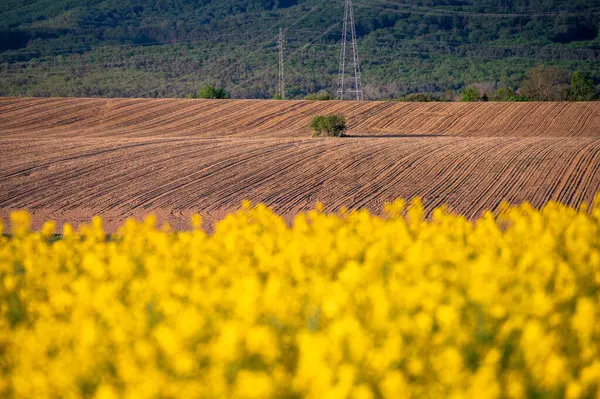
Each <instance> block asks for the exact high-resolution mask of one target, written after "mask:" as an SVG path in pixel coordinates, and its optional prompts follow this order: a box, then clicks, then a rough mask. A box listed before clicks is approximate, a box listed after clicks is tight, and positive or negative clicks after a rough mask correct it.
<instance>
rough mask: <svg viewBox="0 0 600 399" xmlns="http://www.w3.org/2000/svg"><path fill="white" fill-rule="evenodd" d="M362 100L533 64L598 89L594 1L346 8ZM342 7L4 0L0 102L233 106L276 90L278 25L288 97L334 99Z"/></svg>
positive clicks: (378, 0) (314, 1) (502, 78)
mask: <svg viewBox="0 0 600 399" xmlns="http://www.w3.org/2000/svg"><path fill="white" fill-rule="evenodd" d="M354 3H355V10H356V16H357V24H358V27H357V30H358V36H359V51H360V54H361V58H362V61H363V63H362V65H363V70H364V82H365V86H366V94H367V97H369V98H371V99H383V98H391V97H397V96H400V95H403V94H407V93H410V92H417V91H420V92H422V91H430V92H438V93H442V92H444V91H446V90H457V89H460V88H461V87H463V86H464V85H469V84H472V83H485V82H493V84H500V85H506V86H509V87H515V86H516V85H517V82H518V81H519V80H520V79H521V78H522V77H523V75H524V73H525V72H526V71H527V70H528V69H530V68H531V67H533V66H535V65H537V64H541V63H543V64H548V65H556V66H559V67H563V68H566V69H568V70H571V71H573V70H576V69H578V70H582V71H584V72H586V73H588V74H590V75H592V76H593V77H594V79H595V83H596V84H598V83H600V62H599V61H600V39H599V38H598V27H599V26H600V0H585V1H584V0H577V1H566V0H519V1H516V0H424V1H418V2H417V1H414V0H410V1H404V2H400V1H399V0H361V1H359V0H357V1H355V2H354ZM342 15H343V7H342V2H341V1H334V2H331V1H325V0H241V1H240V0H219V1H214V0H213V1H211V0H202V1H197V0H179V1H168V2H167V1H160V2H156V1H151V0H123V1H116V0H87V1H73V0H52V1H50V0H38V1H33V2H32V1H25V0H7V1H5V2H3V4H2V5H0V39H2V40H0V95H4V96H6V95H11V96H26V95H29V96H88V97H89V96H106V97H140V96H141V97H181V96H185V95H187V94H189V93H192V92H195V91H197V90H198V89H199V88H200V87H201V85H202V84H205V83H212V84H218V85H223V86H226V87H227V89H228V90H229V91H230V92H231V93H232V95H233V96H234V97H246V98H268V97H271V96H272V95H273V94H274V92H275V82H276V73H277V48H276V43H275V36H276V35H277V32H278V29H279V28H280V27H283V28H286V29H287V32H286V35H287V43H286V44H287V49H288V50H287V51H288V53H287V54H288V55H287V58H288V59H287V65H286V67H287V83H288V95H289V96H290V97H292V98H294V97H296V98H298V97H302V96H303V95H304V94H306V93H308V92H316V91H318V90H329V91H331V92H333V91H334V89H335V84H336V81H335V76H336V73H337V67H338V46H337V44H338V42H339V39H340V30H341V26H340V22H341V19H342Z"/></svg>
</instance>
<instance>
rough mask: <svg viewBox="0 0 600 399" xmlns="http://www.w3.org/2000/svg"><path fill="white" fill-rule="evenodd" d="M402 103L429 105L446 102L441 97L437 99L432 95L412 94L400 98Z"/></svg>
mask: <svg viewBox="0 0 600 399" xmlns="http://www.w3.org/2000/svg"><path fill="white" fill-rule="evenodd" d="M400 101H405V102H415V103H429V102H434V101H445V100H444V99H443V98H441V97H437V96H435V95H433V94H431V93H412V94H409V95H407V96H404V97H402V98H400Z"/></svg>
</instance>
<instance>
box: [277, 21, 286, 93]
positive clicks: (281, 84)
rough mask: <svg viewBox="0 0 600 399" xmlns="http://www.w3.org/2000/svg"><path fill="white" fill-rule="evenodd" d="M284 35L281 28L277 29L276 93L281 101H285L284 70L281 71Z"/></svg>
mask: <svg viewBox="0 0 600 399" xmlns="http://www.w3.org/2000/svg"><path fill="white" fill-rule="evenodd" d="M284 40H285V33H284V30H283V28H280V29H279V40H278V41H277V43H278V44H279V84H278V86H277V91H278V93H279V97H280V98H281V99H282V100H285V78H284V69H283V53H284V50H285V46H284Z"/></svg>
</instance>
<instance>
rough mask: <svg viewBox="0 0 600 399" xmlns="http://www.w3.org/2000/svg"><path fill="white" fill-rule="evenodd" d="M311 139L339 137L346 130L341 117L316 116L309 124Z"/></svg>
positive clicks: (344, 120) (344, 122)
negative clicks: (311, 132)
mask: <svg viewBox="0 0 600 399" xmlns="http://www.w3.org/2000/svg"><path fill="white" fill-rule="evenodd" d="M310 127H311V129H312V130H313V137H341V136H342V135H343V133H344V131H345V130H346V118H345V117H344V116H343V115H327V116H323V115H317V116H315V117H314V118H313V119H312V121H311V122H310Z"/></svg>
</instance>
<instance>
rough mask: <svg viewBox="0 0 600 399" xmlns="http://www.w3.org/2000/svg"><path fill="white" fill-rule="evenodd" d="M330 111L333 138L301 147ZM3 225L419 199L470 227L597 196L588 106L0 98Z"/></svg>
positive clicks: (597, 122)
mask: <svg viewBox="0 0 600 399" xmlns="http://www.w3.org/2000/svg"><path fill="white" fill-rule="evenodd" d="M326 113H342V114H344V115H346V116H347V118H348V122H349V127H350V130H349V134H350V135H351V136H353V137H349V138H344V139H311V138H310V130H309V129H308V124H309V122H310V119H311V118H312V116H314V115H316V114H326ZM0 138H1V141H0V151H1V154H2V162H1V163H0V186H1V190H0V217H3V218H6V216H7V215H8V213H9V212H10V210H14V209H28V210H30V211H32V212H33V213H34V221H35V222H36V224H39V222H40V221H42V220H43V219H48V218H53V219H55V220H58V221H59V222H75V223H77V222H80V221H84V220H85V221H87V220H88V219H89V217H90V216H91V215H94V214H101V215H104V217H105V220H106V222H107V225H108V228H109V230H111V231H112V230H114V228H115V226H116V225H118V224H119V223H121V222H122V221H123V220H124V219H125V218H127V217H129V216H138V217H141V216H143V215H145V214H148V213H155V214H157V215H158V216H159V218H160V219H161V220H166V221H169V222H170V223H171V224H172V225H174V226H175V227H177V228H185V227H187V220H188V216H189V215H190V214H192V213H193V212H198V211H200V213H202V214H203V215H204V216H205V218H206V219H207V221H208V222H212V221H213V220H215V219H218V218H220V217H222V215H223V214H224V213H226V212H228V211H231V210H232V209H235V208H237V207H238V206H239V203H240V201H241V200H242V199H250V200H252V201H254V202H258V201H260V202H264V203H266V204H268V205H270V206H272V207H273V208H274V209H275V210H276V211H277V212H279V213H281V214H283V215H285V216H287V217H290V218H291V217H292V216H293V215H294V214H295V213H297V212H298V211H301V210H305V209H308V208H311V207H312V206H314V203H315V202H316V201H317V200H320V201H322V202H324V203H325V205H326V209H328V210H335V209H338V208H339V207H341V206H348V207H350V208H362V207H365V208H368V209H371V210H373V211H375V212H378V211H380V210H381V209H382V206H383V205H384V203H386V202H388V201H391V200H393V199H395V198H397V197H405V198H408V197H413V196H417V195H418V196H421V197H423V198H424V201H425V204H426V207H427V209H428V210H431V209H432V208H434V207H435V206H437V205H440V204H442V203H446V204H448V205H449V206H450V208H451V209H452V210H454V211H456V212H460V213H462V214H464V215H466V216H467V217H469V218H474V217H477V216H478V215H480V214H481V213H482V211H483V210H485V209H495V208H496V207H497V206H498V204H499V203H500V202H501V201H502V200H503V199H506V200H508V201H510V202H522V201H529V202H531V203H532V204H533V205H534V206H540V205H541V204H543V203H544V202H546V201H548V200H559V201H562V202H564V203H566V204H569V205H579V204H580V203H581V202H584V201H585V202H590V201H591V200H592V198H593V196H594V194H595V193H596V192H598V191H599V190H600V103H475V104H468V103H425V104H416V103H384V102H365V103H355V102H306V101H260V100H227V101H205V100H144V99H119V100H112V99H111V100H106V99H9V98H4V99H0Z"/></svg>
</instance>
